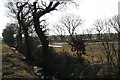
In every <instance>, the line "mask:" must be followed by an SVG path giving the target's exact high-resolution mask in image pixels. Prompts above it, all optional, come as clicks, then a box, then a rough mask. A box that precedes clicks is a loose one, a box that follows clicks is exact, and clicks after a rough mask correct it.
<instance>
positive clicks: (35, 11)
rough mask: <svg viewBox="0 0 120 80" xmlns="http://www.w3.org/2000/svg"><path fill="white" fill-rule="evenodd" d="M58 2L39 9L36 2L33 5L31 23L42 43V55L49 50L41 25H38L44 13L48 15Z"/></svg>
mask: <svg viewBox="0 0 120 80" xmlns="http://www.w3.org/2000/svg"><path fill="white" fill-rule="evenodd" d="M59 4H60V3H59V2H56V3H54V2H50V3H49V5H48V6H46V5H45V6H46V7H45V8H41V7H39V6H38V2H34V3H33V23H34V28H35V31H36V33H37V35H38V37H39V39H40V41H41V43H42V49H43V54H45V55H46V54H48V53H49V49H48V44H49V42H48V40H47V37H46V35H45V34H44V32H45V31H44V30H42V28H41V25H40V20H39V19H40V18H41V17H42V16H43V15H45V14H46V13H50V12H51V11H53V10H55V9H56V7H57V6H58V5H59Z"/></svg>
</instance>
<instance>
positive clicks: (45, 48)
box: [33, 15, 49, 55]
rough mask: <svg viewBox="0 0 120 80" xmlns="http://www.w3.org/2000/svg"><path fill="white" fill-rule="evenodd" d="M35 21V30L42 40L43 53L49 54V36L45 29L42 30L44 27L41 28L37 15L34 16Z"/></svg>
mask: <svg viewBox="0 0 120 80" xmlns="http://www.w3.org/2000/svg"><path fill="white" fill-rule="evenodd" d="M33 22H34V27H35V31H36V33H37V35H38V37H39V39H40V40H41V44H42V52H43V55H48V53H49V46H48V44H49V42H48V40H47V37H46V36H45V34H44V31H42V28H40V25H39V18H38V17H36V16H35V15H34V16H33Z"/></svg>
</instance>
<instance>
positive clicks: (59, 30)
mask: <svg viewBox="0 0 120 80" xmlns="http://www.w3.org/2000/svg"><path fill="white" fill-rule="evenodd" d="M54 28H55V30H56V31H54V32H55V34H57V35H59V37H60V39H61V41H63V39H64V36H65V30H64V28H63V27H62V25H54Z"/></svg>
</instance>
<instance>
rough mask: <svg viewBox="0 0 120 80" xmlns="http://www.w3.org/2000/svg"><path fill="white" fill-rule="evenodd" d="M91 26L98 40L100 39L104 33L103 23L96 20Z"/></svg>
mask: <svg viewBox="0 0 120 80" xmlns="http://www.w3.org/2000/svg"><path fill="white" fill-rule="evenodd" d="M93 25H94V26H95V29H96V31H97V32H98V39H101V35H102V33H103V32H104V21H103V20H96V21H95V23H94V24H93Z"/></svg>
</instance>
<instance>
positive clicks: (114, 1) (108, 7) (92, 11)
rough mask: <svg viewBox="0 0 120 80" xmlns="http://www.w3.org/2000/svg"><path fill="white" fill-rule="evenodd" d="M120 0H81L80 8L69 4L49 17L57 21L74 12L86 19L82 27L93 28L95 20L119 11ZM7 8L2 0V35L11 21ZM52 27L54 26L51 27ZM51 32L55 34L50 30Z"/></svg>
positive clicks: (0, 22)
mask: <svg viewBox="0 0 120 80" xmlns="http://www.w3.org/2000/svg"><path fill="white" fill-rule="evenodd" d="M118 1H120V0H81V2H80V6H79V8H75V7H74V6H69V9H67V10H63V11H61V12H60V11H59V12H57V11H55V12H52V13H51V14H47V15H48V16H50V18H49V19H48V21H49V22H51V23H52V24H51V25H53V23H56V21H57V19H58V18H60V17H61V15H62V14H66V13H69V12H70V13H74V14H76V15H79V16H80V17H81V18H83V19H84V24H83V25H82V26H83V27H82V28H91V27H93V22H94V21H95V20H96V19H104V18H110V17H112V16H114V15H116V14H117V13H118ZM6 14H7V13H6V10H5V7H4V0H2V1H0V26H1V27H0V37H1V36H2V30H3V28H5V26H6V24H7V23H8V22H11V21H10V19H9V18H7V15H6ZM51 28H52V27H51ZM50 34H54V33H53V32H52V31H50Z"/></svg>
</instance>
